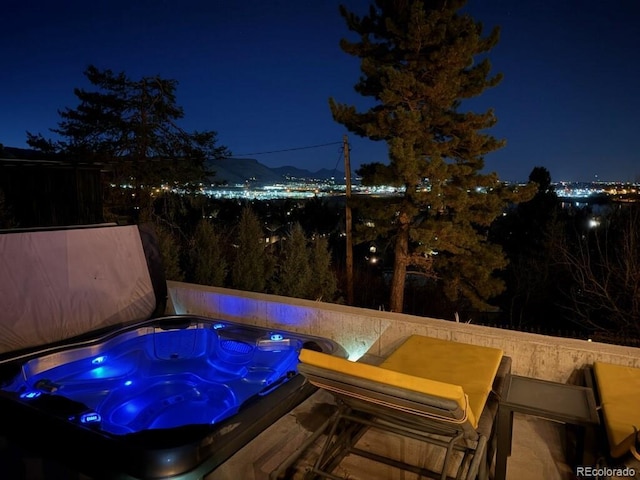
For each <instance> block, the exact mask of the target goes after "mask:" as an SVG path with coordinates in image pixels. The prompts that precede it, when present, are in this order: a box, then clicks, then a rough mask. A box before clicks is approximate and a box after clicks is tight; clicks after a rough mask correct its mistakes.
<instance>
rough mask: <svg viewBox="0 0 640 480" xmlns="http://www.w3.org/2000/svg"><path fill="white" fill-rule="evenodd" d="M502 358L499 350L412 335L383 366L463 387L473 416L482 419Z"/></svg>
mask: <svg viewBox="0 0 640 480" xmlns="http://www.w3.org/2000/svg"><path fill="white" fill-rule="evenodd" d="M502 356H503V352H502V350H499V349H497V348H491V347H483V346H480V345H470V344H468V343H459V342H452V341H450V340H441V339H439V338H432V337H424V336H421V335H412V336H411V337H409V338H408V339H407V340H406V341H405V342H404V343H403V344H402V345H401V346H400V347H399V348H398V349H396V351H394V352H393V353H392V354H391V355H390V356H389V357H388V358H387V359H386V360H385V361H384V362H383V363H382V364H381V365H380V366H381V367H382V368H385V369H388V370H395V371H398V372H403V373H406V374H409V375H414V376H416V377H422V378H429V379H431V380H436V381H439V382H447V383H450V384H453V385H459V386H460V387H462V390H463V391H464V393H465V394H467V396H468V397H469V408H470V409H471V410H472V411H473V417H475V418H480V415H481V414H482V411H483V410H484V406H485V404H486V402H487V398H488V396H489V393H490V392H491V388H492V386H493V381H494V379H495V376H496V373H497V372H498V367H499V366H500V361H501V360H502ZM475 427H477V425H474V428H475Z"/></svg>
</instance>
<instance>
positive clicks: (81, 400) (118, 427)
mask: <svg viewBox="0 0 640 480" xmlns="http://www.w3.org/2000/svg"><path fill="white" fill-rule="evenodd" d="M302 345H303V339H300V338H293V337H287V336H286V335H284V334H282V333H273V332H265V331H262V330H252V329H250V328H249V329H247V328H241V329H240V328H237V327H234V326H229V325H226V324H223V323H213V322H198V323H196V324H193V325H189V326H188V327H185V328H172V329H163V328H160V327H157V326H150V327H144V328H141V329H136V330H133V331H129V332H127V333H125V334H122V335H120V336H117V337H115V338H112V339H110V340H108V341H106V342H104V343H101V344H99V345H89V346H85V347H80V348H76V349H72V350H64V351H60V352H57V353H52V354H48V355H44V356H41V357H38V358H34V359H31V360H29V361H27V362H26V363H24V364H23V365H22V369H21V372H20V374H19V375H17V376H16V377H15V378H14V379H13V380H12V381H11V382H10V383H8V384H7V385H6V386H5V387H4V388H3V390H4V391H6V392H14V393H16V394H18V395H19V397H20V399H21V401H24V402H43V401H47V400H48V401H52V400H54V399H56V398H55V397H60V398H63V399H66V400H68V401H69V407H68V410H69V411H68V412H67V413H68V419H69V421H71V422H76V423H81V424H84V425H89V426H94V427H95V428H99V429H101V430H102V431H104V432H108V433H111V434H116V435H123V434H129V433H135V432H140V431H142V430H150V429H167V428H174V427H180V426H184V425H191V424H215V423H218V422H220V421H222V420H224V419H226V418H228V417H229V416H231V415H233V414H234V413H236V412H237V411H238V410H239V409H240V408H241V407H242V405H243V404H244V403H245V402H247V401H248V400H250V399H252V398H254V397H256V396H261V395H265V394H267V393H268V392H270V391H271V390H273V389H274V388H276V387H277V386H279V385H280V384H282V383H284V382H286V381H287V380H288V379H290V378H292V377H293V376H295V375H296V372H297V363H298V353H299V351H300V348H301V347H302ZM43 399H44V400H43Z"/></svg>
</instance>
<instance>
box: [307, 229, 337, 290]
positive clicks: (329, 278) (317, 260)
mask: <svg viewBox="0 0 640 480" xmlns="http://www.w3.org/2000/svg"><path fill="white" fill-rule="evenodd" d="M309 250H310V251H309V265H310V267H311V273H312V275H313V279H312V281H311V285H310V289H309V293H310V295H309V297H308V298H310V299H312V300H324V301H332V300H334V298H335V297H336V291H337V289H338V281H337V279H336V275H335V273H334V272H333V270H332V269H331V252H330V250H329V242H328V241H327V239H326V237H323V236H321V235H316V236H315V238H313V239H312V240H311V245H310V247H309Z"/></svg>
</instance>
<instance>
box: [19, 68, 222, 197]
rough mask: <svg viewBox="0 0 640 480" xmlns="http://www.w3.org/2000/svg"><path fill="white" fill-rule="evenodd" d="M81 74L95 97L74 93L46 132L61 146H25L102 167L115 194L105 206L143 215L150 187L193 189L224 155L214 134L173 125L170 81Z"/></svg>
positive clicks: (37, 141)
mask: <svg viewBox="0 0 640 480" xmlns="http://www.w3.org/2000/svg"><path fill="white" fill-rule="evenodd" d="M84 74H85V76H86V77H87V79H88V80H89V82H90V83H91V85H92V86H93V87H95V89H96V90H94V91H87V90H84V89H81V88H76V89H74V94H75V95H76V97H78V99H79V101H80V103H79V105H78V106H77V107H76V108H75V109H72V108H65V109H64V110H62V111H59V112H58V113H59V115H60V117H61V118H62V120H61V121H60V122H59V123H58V128H54V129H51V131H52V132H53V133H55V134H56V135H57V136H58V137H59V138H60V139H59V140H51V139H45V138H44V137H43V136H42V134H37V135H34V134H32V133H29V132H27V143H28V144H29V145H30V146H31V147H33V148H36V149H38V150H40V151H41V152H43V153H45V154H57V155H61V156H63V157H64V158H65V159H66V160H70V161H75V162H83V163H99V164H103V165H104V166H105V171H106V180H107V181H108V183H109V184H110V185H112V186H113V187H112V188H111V189H108V191H109V192H113V193H114V196H112V197H109V198H108V199H107V201H106V202H105V203H107V205H108V206H112V207H116V206H118V205H120V206H122V207H129V208H131V207H133V208H135V209H140V208H144V207H146V206H148V203H149V195H150V191H151V190H150V187H157V186H159V185H161V184H163V183H169V184H170V185H171V186H174V185H176V184H178V185H181V186H182V185H184V184H188V183H192V182H199V181H200V180H202V179H203V178H204V176H205V175H206V173H207V172H206V169H205V161H206V160H207V159H210V158H220V157H224V156H229V155H230V152H229V151H228V149H227V148H226V147H223V146H218V145H217V140H216V132H214V131H201V132H198V131H195V132H187V131H185V130H184V129H182V128H181V127H180V126H179V125H178V121H179V120H181V119H182V118H183V117H184V112H183V110H182V107H180V106H179V105H177V103H176V88H177V85H178V82H177V81H176V80H167V79H163V78H161V77H159V76H154V77H142V78H141V79H139V80H134V79H131V78H129V77H127V76H126V75H125V74H124V73H118V74H116V73H114V72H113V71H111V70H108V69H107V70H100V69H98V68H97V67H95V66H93V65H91V66H89V67H88V68H87V69H86V70H85V72H84ZM123 186H127V187H129V188H125V189H123V188H121V187H123ZM116 192H117V194H115V193H116Z"/></svg>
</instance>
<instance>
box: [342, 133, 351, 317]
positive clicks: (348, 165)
mask: <svg viewBox="0 0 640 480" xmlns="http://www.w3.org/2000/svg"><path fill="white" fill-rule="evenodd" d="M342 148H343V151H344V173H345V176H346V181H347V189H346V195H345V222H346V234H347V258H346V262H347V305H353V241H352V239H351V161H350V159H349V139H348V138H347V136H346V135H344V136H343V137H342Z"/></svg>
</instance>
